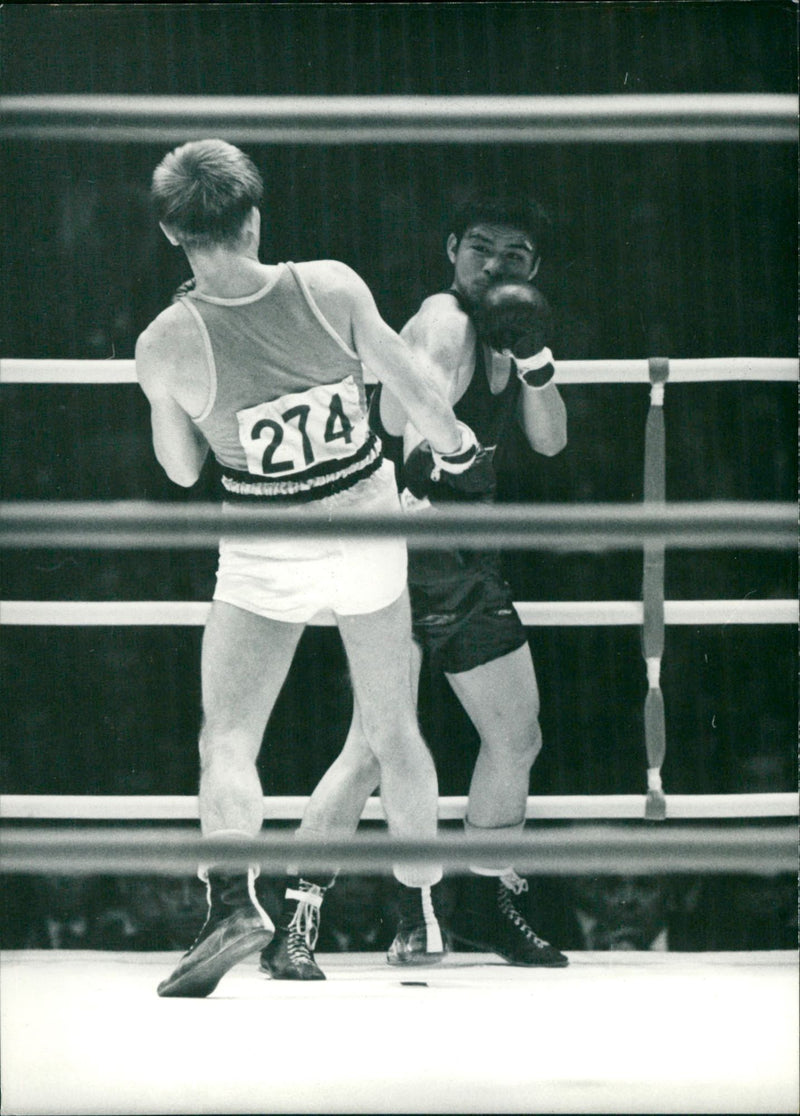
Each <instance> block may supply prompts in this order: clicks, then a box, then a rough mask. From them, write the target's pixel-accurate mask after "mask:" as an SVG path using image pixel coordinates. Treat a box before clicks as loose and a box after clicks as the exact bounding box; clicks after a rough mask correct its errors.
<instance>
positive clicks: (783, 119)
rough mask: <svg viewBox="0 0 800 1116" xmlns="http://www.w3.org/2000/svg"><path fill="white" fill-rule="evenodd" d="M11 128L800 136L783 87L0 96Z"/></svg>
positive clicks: (80, 135)
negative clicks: (719, 90)
mask: <svg viewBox="0 0 800 1116" xmlns="http://www.w3.org/2000/svg"><path fill="white" fill-rule="evenodd" d="M0 113H2V115H1V116H0V136H2V138H4V139H49V140H81V141H83V142H86V141H89V142H103V143H105V142H108V141H114V142H125V143H154V142H164V143H167V142H173V141H174V142H185V141H186V140H190V139H201V138H204V137H205V136H208V135H218V136H220V137H222V138H224V139H228V140H232V141H234V142H249V143H293V144H295V143H304V144H319V143H329V144H332V143H346V144H358V143H369V144H375V143H509V142H513V143H584V142H593V143H602V142H609V143H631V142H633V143H642V142H645V143H653V142H680V143H687V142H699V141H702V142H706V143H708V142H711V141H720V140H730V141H739V142H759V143H760V142H770V143H773V142H778V143H796V142H797V98H796V97H794V96H793V95H792V94H783V93H717V94H708V93H703V94H696V93H695V94H693V93H677V94H660V93H650V94H647V93H645V94H610V95H592V96H586V95H563V96H511V97H496V96H482V97H481V96H479V97H470V96H402V95H399V96H398V95H386V96H380V95H378V96H334V97H324V96H322V97H321V96H306V97H294V96H283V97H281V96H277V97H270V96H251V97H247V96H187V95H184V96H173V95H166V96H165V95H149V96H148V95H133V96H132V95H107V94H35V95H18V96H8V97H3V98H2V99H0Z"/></svg>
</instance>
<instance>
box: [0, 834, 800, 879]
mask: <svg viewBox="0 0 800 1116" xmlns="http://www.w3.org/2000/svg"><path fill="white" fill-rule="evenodd" d="M497 857H499V858H500V860H501V861H502V862H508V863H513V864H514V865H515V866H516V867H517V870H518V871H520V872H524V873H528V874H531V875H533V874H536V875H546V876H547V875H587V874H589V875H619V874H626V873H629V874H635V875H646V874H651V873H664V874H670V873H671V874H675V873H684V872H748V873H754V874H757V875H773V874H775V873H778V872H793V871H796V868H797V830H796V827H795V826H788V825H786V826H774V825H773V826H769V827H766V826H759V827H758V828H755V829H748V830H746V831H743V830H739V829H737V830H731V829H718V828H717V829H715V828H709V827H704V828H702V827H698V826H693V827H691V828H682V827H679V828H671V827H669V826H667V827H663V826H658V827H655V828H647V829H642V828H641V827H640V826H637V827H636V828H634V829H631V828H629V827H624V826H603V827H599V826H589V827H581V828H579V829H575V830H564V829H563V828H558V829H555V830H547V829H541V828H539V829H537V830H536V832H535V834H531V835H529V836H528V837H527V838H526V837H525V836H524V835H522V836H520V837H518V838H516V839H515V840H504V841H502V842H499V841H494V840H492V841H487V840H484V839H481V840H476V839H475V838H474V837H472V836H467V835H466V834H453V835H448V836H445V835H441V836H439V837H437V838H436V839H435V840H430V841H408V840H397V839H392V838H390V837H389V836H388V835H387V834H372V835H369V834H356V835H355V836H354V837H353V838H351V839H350V840H330V841H324V842H320V841H310V840H306V839H302V838H300V837H288V838H287V837H285V836H283V837H282V836H273V835H271V834H261V835H260V836H259V837H258V838H253V839H251V840H244V839H243V840H233V839H224V840H222V839H210V838H209V839H205V840H204V839H203V838H200V837H198V836H197V835H196V833H195V832H192V833H186V832H177V831H176V830H174V829H157V830H150V831H148V832H141V831H139V832H131V831H130V830H121V831H120V830H116V831H113V830H109V829H95V830H88V829H74V828H73V829H66V830H45V831H42V830H37V829H33V830H31V829H13V828H12V829H8V830H7V831H6V832H4V834H3V842H2V846H1V847H0V871H2V872H14V873H41V872H45V873H48V874H52V873H54V872H55V873H65V874H72V873H76V874H96V873H107V872H118V873H124V874H130V875H149V874H164V875H174V874H185V873H189V872H191V871H193V870H195V869H196V867H197V865H198V864H200V863H204V864H208V863H214V864H217V865H219V866H220V867H226V868H237V867H238V868H242V867H244V866H246V865H248V864H259V865H261V867H262V868H265V869H269V868H272V869H276V870H279V871H284V870H285V866H286V865H287V864H293V865H297V866H298V867H299V868H300V869H301V870H302V871H331V870H335V869H337V868H342V869H346V870H349V871H353V872H367V873H373V874H388V873H389V872H390V871H391V866H392V864H393V863H394V862H396V861H397V860H398V859H402V860H403V861H404V862H406V863H415V864H429V863H433V864H437V863H438V864H442V865H444V866H445V867H448V868H453V869H464V870H466V869H467V868H468V866H469V865H470V864H473V863H475V861H476V860H482V859H486V858H497Z"/></svg>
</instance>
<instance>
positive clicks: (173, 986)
mask: <svg viewBox="0 0 800 1116" xmlns="http://www.w3.org/2000/svg"><path fill="white" fill-rule="evenodd" d="M254 883H255V870H254V869H252V868H251V869H250V870H249V871H248V872H246V873H244V872H242V873H235V874H233V873H230V874H229V873H223V872H216V871H214V870H213V869H212V870H210V871H209V872H208V876H207V879H206V889H207V896H208V914H207V916H206V921H205V923H204V924H203V928H202V930H201V931H200V933H199V934H198V936H197V938H195V940H194V942H193V944H192V946H191V947H190V949H189V950H188V951H187V952H186V953H185V954H184V955H183V957H182V958H181V960H180V962H179V964H178V966H177V968H176V969H175V971H174V972H173V973H172V974H171V975H170V976H169V977H167V979H166V980H163V981H162V982H161V984H159V986H158V994H159V996H186V997H198V998H202V997H203V996H208V995H209V994H210V993H211V992H213V991H214V989H215V988H216V987H217V985H218V984H219V982H220V980H221V979H222V977H223V976H224V975H225V973H227V972H228V970H229V969H232V968H233V966H234V965H236V964H237V963H238V962H239V961H241V960H243V958H245V957H247V956H248V954H250V953H255V952H256V951H257V950H259V949H263V947H264V946H266V945H267V944H268V942H269V941H270V940H271V938H272V934H273V931H274V929H275V928H274V926H273V924H272V921H271V919H270V917H269V915H268V914H267V912H266V911H265V910H264V908H263V907H262V906H261V904H260V903H259V902H258V899H257V898H256V893H255V887H254Z"/></svg>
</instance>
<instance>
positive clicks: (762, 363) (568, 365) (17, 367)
mask: <svg viewBox="0 0 800 1116" xmlns="http://www.w3.org/2000/svg"><path fill="white" fill-rule="evenodd" d="M799 374H800V361H798V360H797V359H796V358H794V357H703V358H696V359H695V358H678V359H675V360H672V359H671V360H670V362H669V382H670V386H672V385H673V384H699V383H726V382H727V381H730V380H734V381H753V382H773V383H794V382H796V381H797V379H798V375H799ZM367 380H369V376H367ZM555 382H556V383H557V384H562V385H564V386H568V385H571V384H647V385H648V386H649V384H650V374H649V365H648V362H647V361H646V360H613V359H612V360H560V361H557V363H556V377H555ZM135 383H136V363H135V361H133V360H61V359H58V358H51V359H48V360H28V359H25V358H18V357H8V358H4V359H2V360H0V384H135Z"/></svg>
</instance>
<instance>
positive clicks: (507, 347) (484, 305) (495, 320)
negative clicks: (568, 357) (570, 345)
mask: <svg viewBox="0 0 800 1116" xmlns="http://www.w3.org/2000/svg"><path fill="white" fill-rule="evenodd" d="M551 318H552V314H551V311H550V305H549V303H548V301H547V299H546V298H545V297H544V295H543V294H542V293H541V291H539V290H537V288H536V287H534V286H533V285H532V284H531V283H498V284H497V285H496V286H492V287H489V289H488V290H486V291H485V292H484V294H483V296H482V298H481V300H480V302H479V303H478V306H477V309H476V312H475V325H476V328H477V330H478V335H479V337H481V339H482V340H484V341H486V342H487V343H488V344H489V345H491V347H492V348H493V349H495V350H496V351H497V352H498V353H510V354H511V355H512V356H514V357H521V358H522V359H523V360H524V359H525V358H526V357H531V356H533V355H534V354H535V353H538V352H540V350H542V349H543V348H544V347H545V345H547V343H548V341H549V333H550V324H551Z"/></svg>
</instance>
